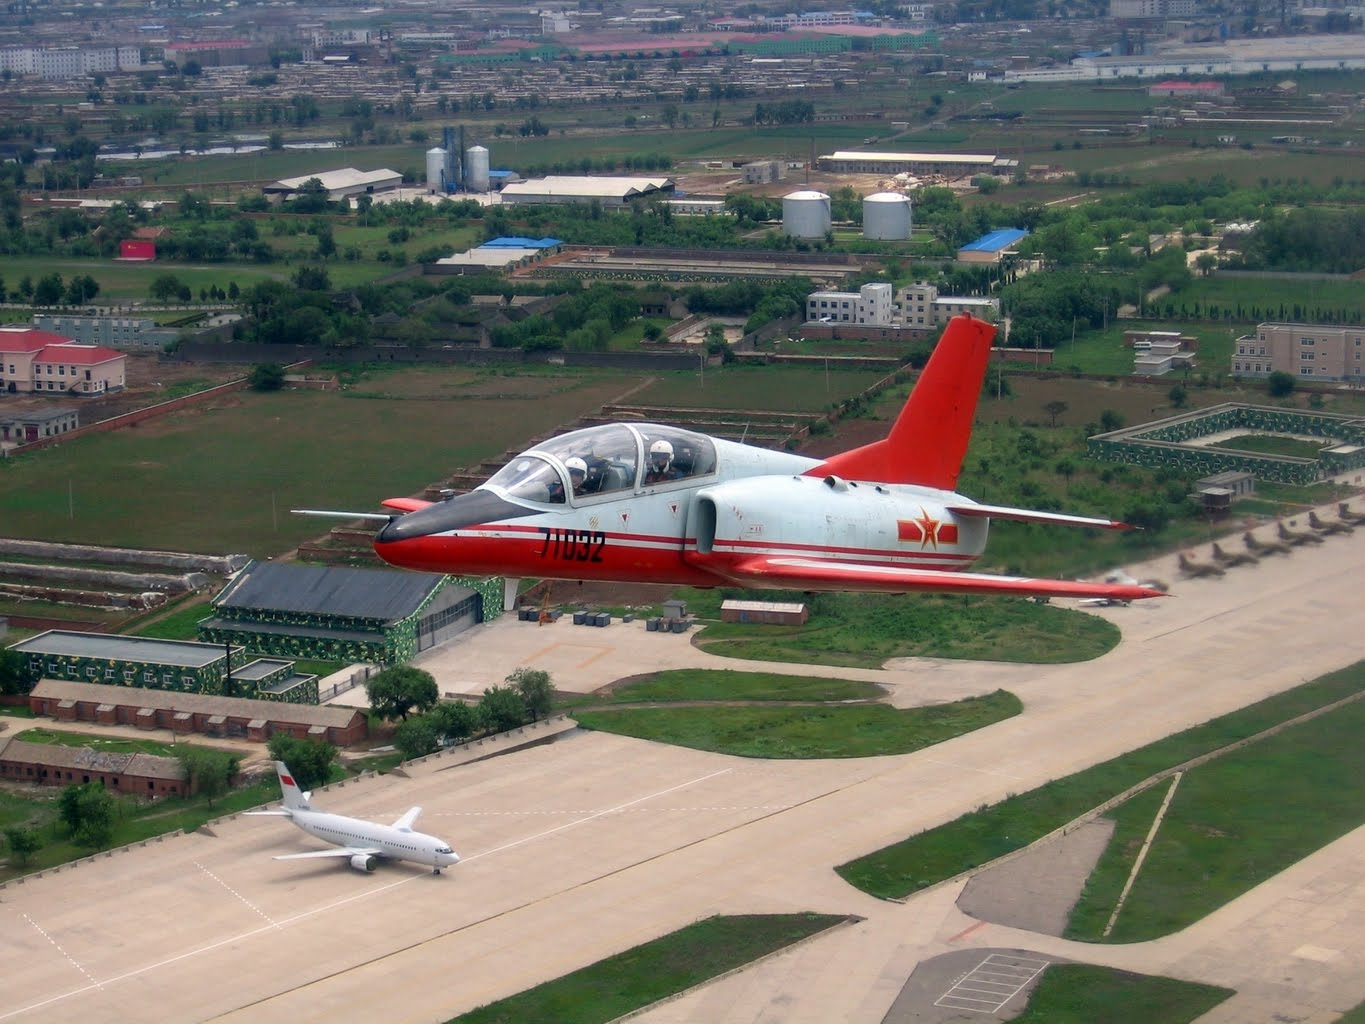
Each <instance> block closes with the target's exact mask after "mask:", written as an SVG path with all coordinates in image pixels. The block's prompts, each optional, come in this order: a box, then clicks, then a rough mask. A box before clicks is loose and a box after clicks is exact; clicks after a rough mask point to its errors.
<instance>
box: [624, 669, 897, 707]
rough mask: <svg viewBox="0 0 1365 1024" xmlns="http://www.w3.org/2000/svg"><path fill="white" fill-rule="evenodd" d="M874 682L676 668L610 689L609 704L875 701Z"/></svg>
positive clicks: (878, 693) (879, 690) (877, 692)
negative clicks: (697, 701) (649, 702)
mask: <svg viewBox="0 0 1365 1024" xmlns="http://www.w3.org/2000/svg"><path fill="white" fill-rule="evenodd" d="M882 692H883V691H882V688H881V687H880V686H878V685H877V684H876V683H861V682H857V681H855V680H851V679H828V678H825V677H823V676H789V675H782V674H781V673H778V672H735V671H733V670H731V669H701V668H680V669H673V670H671V671H667V672H655V673H652V674H651V675H650V676H648V677H646V678H644V679H640V680H637V681H634V682H631V683H628V684H627V685H625V686H621V687H618V688H617V689H615V690H613V691H612V692H611V693H610V694H609V695H608V696H607V697H606V698H605V700H607V701H609V702H611V703H617V704H619V703H635V702H639V701H682V700H730V701H745V700H783V701H846V700H876V699H877V698H879V697H880V696H881V695H882Z"/></svg>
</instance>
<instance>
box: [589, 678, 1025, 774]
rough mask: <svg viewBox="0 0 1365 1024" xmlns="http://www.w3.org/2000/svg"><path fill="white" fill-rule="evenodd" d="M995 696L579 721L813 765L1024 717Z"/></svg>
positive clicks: (640, 711)
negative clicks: (926, 703)
mask: <svg viewBox="0 0 1365 1024" xmlns="http://www.w3.org/2000/svg"><path fill="white" fill-rule="evenodd" d="M1022 710H1023V705H1022V704H1020V702H1019V698H1017V697H1015V696H1014V695H1013V694H1012V693H1006V692H1005V691H1003V690H997V691H996V692H995V693H992V694H988V695H987V696H985V697H973V698H969V699H967V700H960V701H954V702H952V703H949V704H935V705H933V706H930V707H924V708H893V707H891V706H889V705H886V704H872V705H857V706H850V705H840V704H827V705H811V704H808V703H807V704H799V705H791V706H787V707H753V706H742V707H724V708H716V707H706V706H687V707H673V708H670V707H653V708H622V709H619V710H614V711H579V712H576V713H575V714H574V718H575V719H576V720H577V722H578V724H579V725H580V726H582V727H583V728H585V729H597V730H600V731H602V732H610V733H615V734H617V735H621V736H634V737H636V738H637V739H643V740H652V741H654V742H657V743H672V744H675V745H677V746H681V747H690V748H692V749H693V750H709V751H712V752H715V753H719V754H734V755H735V756H737V757H763V758H788V759H810V758H825V757H879V756H882V755H887V754H908V753H910V752H911V751H915V750H920V749H921V748H923V747H929V746H933V745H934V744H935V743H942V742H944V741H945V740H949V739H952V738H953V737H954V736H961V735H962V734H963V733H968V732H973V731H974V730H976V729H984V728H985V727H986V726H988V725H992V724H994V723H995V722H999V721H1002V720H1004V719H1006V718H1010V717H1012V716H1014V715H1017V714H1019V712H1020V711H1022Z"/></svg>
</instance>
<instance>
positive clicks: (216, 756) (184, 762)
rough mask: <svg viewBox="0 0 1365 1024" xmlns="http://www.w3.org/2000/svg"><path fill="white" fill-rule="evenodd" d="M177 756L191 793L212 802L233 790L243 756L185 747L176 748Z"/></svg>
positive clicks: (204, 748) (185, 745)
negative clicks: (233, 781)
mask: <svg viewBox="0 0 1365 1024" xmlns="http://www.w3.org/2000/svg"><path fill="white" fill-rule="evenodd" d="M175 756H176V757H177V758H178V759H179V761H180V767H181V768H183V769H184V770H185V781H186V783H188V785H189V790H190V792H191V793H198V794H199V795H200V796H202V797H204V799H205V800H207V801H208V804H209V806H210V807H212V806H213V801H214V800H216V799H217V798H218V797H220V796H222V795H223V794H224V793H226V792H227V791H228V789H230V788H231V786H232V779H233V776H235V775H236V774H237V768H238V766H239V765H240V764H241V761H242V759H241V756H240V755H238V754H229V753H226V752H224V751H221V750H210V749H209V748H208V747H197V746H192V745H190V744H188V743H182V744H180V745H179V746H178V747H176V751H175Z"/></svg>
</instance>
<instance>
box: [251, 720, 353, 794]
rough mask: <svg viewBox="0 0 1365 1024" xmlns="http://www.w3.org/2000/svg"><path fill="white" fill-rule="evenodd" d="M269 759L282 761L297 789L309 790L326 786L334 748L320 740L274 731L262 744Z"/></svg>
mask: <svg viewBox="0 0 1365 1024" xmlns="http://www.w3.org/2000/svg"><path fill="white" fill-rule="evenodd" d="M266 747H267V749H268V750H269V751H270V757H271V760H274V761H283V762H284V763H285V764H287V765H289V771H290V773H291V774H292V775H293V776H294V781H295V782H296V783H297V784H298V787H299V789H302V790H309V789H315V788H316V787H318V786H325V785H327V781H328V780H329V779H330V778H331V777H332V765H333V764H334V763H335V761H336V759H337V748H336V747H334V746H332V745H331V744H330V743H327V742H326V741H324V740H301V739H295V738H294V737H293V736H290V735H289V734H288V733H284V732H277V733H276V734H275V735H274V736H271V737H270V742H269V743H268V744H266Z"/></svg>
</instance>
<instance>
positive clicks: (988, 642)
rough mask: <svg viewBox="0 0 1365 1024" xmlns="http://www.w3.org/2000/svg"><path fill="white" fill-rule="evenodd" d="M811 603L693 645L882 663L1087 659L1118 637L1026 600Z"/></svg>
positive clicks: (1090, 621) (914, 597)
mask: <svg viewBox="0 0 1365 1024" xmlns="http://www.w3.org/2000/svg"><path fill="white" fill-rule="evenodd" d="M774 599H780V598H774ZM810 602H811V604H812V606H813V607H812V611H813V615H812V618H811V621H810V622H808V623H806V624H805V625H803V626H770V625H752V624H745V623H730V622H723V623H712V624H710V625H708V626H707V627H706V629H705V630H704V631H703V632H702V634H701V635H700V636H699V637H698V639H697V643H698V644H699V645H700V646H701V647H703V648H704V649H705V650H706V651H707V653H709V654H720V655H725V656H727V657H732V658H752V659H756V660H759V661H795V662H801V663H804V664H808V665H849V666H853V667H859V668H880V667H881V666H882V665H883V664H884V663H885V662H886V660H887V659H888V658H910V657H921V658H967V659H974V660H979V661H1020V662H1028V663H1030V664H1048V663H1056V662H1069V661H1087V660H1089V659H1091V658H1097V657H1099V656H1100V655H1101V654H1103V653H1105V652H1106V651H1108V650H1109V649H1111V648H1112V647H1113V646H1114V645H1115V644H1116V643H1118V640H1119V631H1118V627H1116V626H1115V625H1114V624H1113V623H1111V622H1108V621H1106V620H1104V619H1101V618H1098V617H1096V616H1094V615H1086V614H1085V613H1084V612H1078V611H1075V610H1073V609H1069V608H1059V607H1051V606H1049V605H1043V604H1036V603H1034V602H1032V601H1025V600H1011V599H1007V598H995V597H992V598H976V597H965V596H959V595H931V594H910V595H893V596H884V595H876V594H819V595H815V596H814V597H813V598H810ZM697 613H698V614H702V611H701V610H700V607H699V608H698V609H697Z"/></svg>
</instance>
